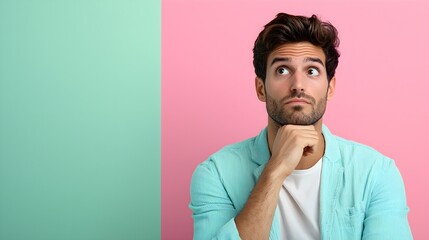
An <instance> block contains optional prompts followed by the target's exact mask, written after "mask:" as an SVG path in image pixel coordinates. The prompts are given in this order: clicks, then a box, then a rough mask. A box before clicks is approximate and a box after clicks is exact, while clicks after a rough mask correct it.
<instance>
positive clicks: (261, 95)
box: [255, 77, 267, 102]
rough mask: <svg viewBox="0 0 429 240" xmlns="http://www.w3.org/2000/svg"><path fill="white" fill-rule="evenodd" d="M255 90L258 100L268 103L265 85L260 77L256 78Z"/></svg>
mask: <svg viewBox="0 0 429 240" xmlns="http://www.w3.org/2000/svg"><path fill="white" fill-rule="evenodd" d="M255 89H256V95H258V99H259V101H261V102H265V101H267V98H266V96H265V84H264V81H262V79H260V78H259V77H256V78H255Z"/></svg>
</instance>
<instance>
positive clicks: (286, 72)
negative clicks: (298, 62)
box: [277, 67, 289, 75]
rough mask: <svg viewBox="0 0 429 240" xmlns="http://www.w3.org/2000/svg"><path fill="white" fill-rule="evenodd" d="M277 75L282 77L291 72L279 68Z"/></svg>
mask: <svg viewBox="0 0 429 240" xmlns="http://www.w3.org/2000/svg"><path fill="white" fill-rule="evenodd" d="M277 73H278V74H280V75H286V74H289V70H288V69H287V68H285V67H279V68H277Z"/></svg>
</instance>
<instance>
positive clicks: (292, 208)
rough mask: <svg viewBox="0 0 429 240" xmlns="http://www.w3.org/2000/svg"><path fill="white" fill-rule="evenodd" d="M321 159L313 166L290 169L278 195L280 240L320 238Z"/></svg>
mask: <svg viewBox="0 0 429 240" xmlns="http://www.w3.org/2000/svg"><path fill="white" fill-rule="evenodd" d="M321 172H322V159H320V160H319V161H318V162H317V163H316V164H315V165H314V166H313V167H311V168H309V169H305V170H294V171H293V172H292V174H291V175H289V176H288V177H287V178H286V180H285V181H284V182H283V186H282V189H281V190H280V195H279V202H278V206H279V210H280V215H279V220H280V237H281V238H280V239H288V240H291V239H293V240H294V239H299V240H307V239H320V229H319V212H320V211H319V209H320V207H319V193H320V175H321Z"/></svg>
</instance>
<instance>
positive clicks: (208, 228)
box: [189, 161, 240, 240]
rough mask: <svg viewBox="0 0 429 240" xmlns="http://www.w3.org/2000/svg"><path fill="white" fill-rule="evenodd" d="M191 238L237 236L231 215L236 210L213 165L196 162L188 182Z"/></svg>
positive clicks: (231, 237) (226, 237) (197, 239)
mask: <svg viewBox="0 0 429 240" xmlns="http://www.w3.org/2000/svg"><path fill="white" fill-rule="evenodd" d="M190 193H191V202H190V204H189V207H190V209H191V210H192V212H193V214H192V217H193V219H194V239H196V240H200V239H202V240H204V239H240V236H239V234H238V230H237V227H236V225H235V221H234V217H235V216H236V214H237V212H236V209H235V207H234V205H233V203H232V201H231V199H230V198H229V196H228V194H227V192H226V190H225V188H224V186H223V184H222V180H221V178H220V176H219V174H218V173H217V171H216V168H215V166H214V164H213V163H212V162H210V161H208V162H204V163H202V164H200V165H199V166H198V167H197V168H196V170H195V171H194V174H193V175H192V181H191V192H190Z"/></svg>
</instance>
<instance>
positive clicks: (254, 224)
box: [235, 125, 318, 240]
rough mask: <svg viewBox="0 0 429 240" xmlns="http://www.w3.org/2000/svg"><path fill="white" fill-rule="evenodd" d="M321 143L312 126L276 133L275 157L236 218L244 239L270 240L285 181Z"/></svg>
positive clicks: (284, 129)
mask: <svg viewBox="0 0 429 240" xmlns="http://www.w3.org/2000/svg"><path fill="white" fill-rule="evenodd" d="M317 143H318V134H317V132H316V130H315V129H314V127H313V126H292V125H287V126H283V127H281V128H280V129H279V131H278V132H277V135H276V138H275V140H274V143H273V147H272V156H271V159H270V160H269V161H268V163H267V165H266V166H265V168H264V171H263V172H262V174H261V176H260V178H259V180H258V182H257V183H256V186H255V188H254V189H253V191H252V193H251V195H250V197H249V199H248V201H247V202H246V204H245V206H244V208H243V210H242V211H241V212H240V214H238V215H237V217H236V218H235V224H236V225H237V229H238V232H239V234H240V237H241V238H242V239H258V240H260V239H268V238H269V235H270V230H271V224H272V221H273V217H274V212H275V209H276V207H277V202H278V198H279V193H280V189H281V187H282V184H283V181H284V180H285V178H286V177H287V176H289V175H290V173H292V171H293V170H294V169H295V168H296V166H297V165H298V163H299V161H300V160H301V158H302V156H303V155H307V154H311V153H312V152H313V151H314V149H313V147H314V146H315V145H316V144H317ZM304 149H305V150H304Z"/></svg>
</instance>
